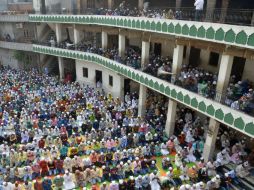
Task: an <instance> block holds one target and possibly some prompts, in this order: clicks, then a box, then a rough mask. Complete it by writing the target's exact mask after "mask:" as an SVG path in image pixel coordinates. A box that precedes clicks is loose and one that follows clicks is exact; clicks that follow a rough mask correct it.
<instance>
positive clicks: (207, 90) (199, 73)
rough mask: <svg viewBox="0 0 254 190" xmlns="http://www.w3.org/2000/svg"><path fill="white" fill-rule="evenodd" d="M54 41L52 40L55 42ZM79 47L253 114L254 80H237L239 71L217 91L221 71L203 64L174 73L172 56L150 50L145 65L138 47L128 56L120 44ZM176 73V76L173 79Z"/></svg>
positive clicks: (63, 46) (130, 49) (128, 48)
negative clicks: (208, 69)
mask: <svg viewBox="0 0 254 190" xmlns="http://www.w3.org/2000/svg"><path fill="white" fill-rule="evenodd" d="M52 44H54V46H55V42H54V43H52V42H51V43H50V45H51V46H52ZM67 44H71V43H66V42H63V43H61V44H60V45H59V47H61V48H66V49H75V45H74V44H72V46H68V45H67ZM76 50H79V51H85V52H89V53H95V54H99V55H101V56H104V57H107V58H109V59H112V60H114V61H116V62H119V63H122V64H125V65H127V66H130V67H133V68H135V69H141V70H142V71H143V72H145V73H148V74H151V75H153V76H155V77H158V78H161V79H163V80H166V81H169V82H173V83H174V84H175V85H177V86H180V87H183V88H185V89H187V90H189V91H191V92H195V93H198V94H200V95H202V96H204V97H206V98H209V99H214V100H217V101H220V102H222V103H224V104H225V105H228V106H229V107H231V108H233V109H236V110H240V111H243V112H245V113H248V114H251V115H252V114H253V110H254V91H253V84H252V83H251V82H250V81H249V80H243V81H237V80H236V77H235V75H232V76H231V79H230V84H229V87H228V88H227V91H226V92H225V94H224V93H219V97H218V93H217V91H216V87H217V80H218V74H217V73H212V72H209V71H207V70H204V69H203V68H199V67H192V66H190V65H185V64H184V65H183V66H182V68H181V72H180V73H179V74H178V75H175V74H174V73H172V59H171V58H170V57H163V56H160V55H155V54H150V56H149V63H148V64H145V66H143V67H142V65H141V50H140V49H138V48H133V47H127V48H126V51H125V55H124V57H121V56H120V55H119V51H118V48H117V47H113V48H108V49H106V50H104V49H102V48H100V47H95V46H94V45H92V44H87V43H86V42H80V43H79V44H78V45H76ZM172 76H173V77H174V80H171V79H172Z"/></svg>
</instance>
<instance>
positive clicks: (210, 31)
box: [206, 27, 215, 39]
mask: <svg viewBox="0 0 254 190" xmlns="http://www.w3.org/2000/svg"><path fill="white" fill-rule="evenodd" d="M214 36H215V31H214V29H213V28H212V27H210V28H208V29H207V31H206V38H208V39H214Z"/></svg>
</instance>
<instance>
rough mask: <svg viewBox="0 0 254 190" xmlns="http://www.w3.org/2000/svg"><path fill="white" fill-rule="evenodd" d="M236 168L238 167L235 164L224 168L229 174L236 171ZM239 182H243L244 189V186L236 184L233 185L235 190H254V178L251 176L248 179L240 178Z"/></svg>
mask: <svg viewBox="0 0 254 190" xmlns="http://www.w3.org/2000/svg"><path fill="white" fill-rule="evenodd" d="M235 168H236V165H235V164H232V163H230V164H228V165H226V166H224V167H223V172H225V173H226V172H229V171H231V170H234V169H235ZM238 179H239V181H241V182H242V184H243V187H242V186H239V185H236V184H233V188H234V189H236V190H253V189H254V176H249V177H246V178H238Z"/></svg>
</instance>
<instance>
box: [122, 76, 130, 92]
mask: <svg viewBox="0 0 254 190" xmlns="http://www.w3.org/2000/svg"><path fill="white" fill-rule="evenodd" d="M130 82H131V79H124V94H126V93H127V92H129V93H130V90H131V85H130Z"/></svg>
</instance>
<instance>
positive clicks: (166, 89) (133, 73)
mask: <svg viewBox="0 0 254 190" xmlns="http://www.w3.org/2000/svg"><path fill="white" fill-rule="evenodd" d="M33 51H34V52H37V53H43V54H49V55H53V56H61V57H66V58H71V59H79V60H83V61H90V62H93V63H95V64H99V65H103V66H104V67H106V68H108V69H109V70H111V71H114V72H117V73H120V74H122V75H123V76H125V77H128V78H131V79H132V80H134V81H136V82H140V83H142V84H143V85H146V86H147V87H149V88H151V89H153V90H155V91H157V92H160V93H163V94H165V95H166V96H167V97H169V98H171V99H174V100H176V101H177V102H179V103H182V104H185V105H187V106H189V107H191V108H192V109H194V110H197V111H200V112H202V113H203V114H205V115H207V116H209V117H212V118H214V119H216V120H218V121H219V122H222V123H224V124H226V125H228V126H230V127H233V128H234V129H237V130H239V131H242V132H244V133H246V134H248V135H249V136H251V137H254V124H253V123H254V121H253V119H252V122H248V123H245V122H244V121H245V120H246V121H250V119H249V118H250V117H249V116H247V117H248V119H245V117H246V116H245V114H243V113H241V112H238V113H239V114H235V115H233V114H232V113H230V111H229V113H228V112H227V113H226V114H225V113H224V112H223V111H225V108H224V107H225V106H224V105H222V104H218V103H216V104H211V101H209V104H208V105H207V103H206V101H205V100H204V98H203V97H202V100H200V99H201V97H200V96H199V95H197V94H194V93H191V92H189V91H187V90H184V89H181V88H180V87H177V86H174V85H172V84H170V83H168V85H169V86H167V85H166V84H165V81H162V80H161V79H158V78H155V77H152V76H150V75H148V74H145V73H143V72H140V71H138V70H135V69H132V68H129V67H127V66H125V65H122V64H119V63H117V62H114V61H112V60H109V59H107V58H105V57H102V56H99V55H96V54H92V53H86V52H79V51H73V50H65V49H59V48H52V47H45V46H39V45H33ZM193 95H195V97H193ZM190 96H191V97H192V98H190ZM227 110H232V109H230V108H227ZM232 111H234V112H235V110H232Z"/></svg>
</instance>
